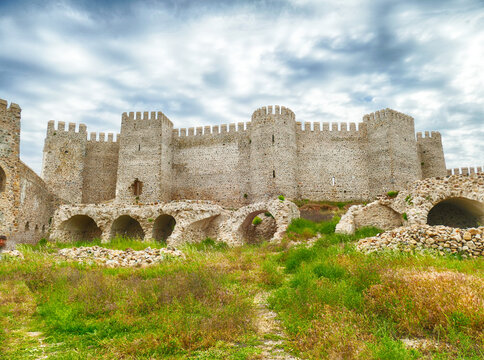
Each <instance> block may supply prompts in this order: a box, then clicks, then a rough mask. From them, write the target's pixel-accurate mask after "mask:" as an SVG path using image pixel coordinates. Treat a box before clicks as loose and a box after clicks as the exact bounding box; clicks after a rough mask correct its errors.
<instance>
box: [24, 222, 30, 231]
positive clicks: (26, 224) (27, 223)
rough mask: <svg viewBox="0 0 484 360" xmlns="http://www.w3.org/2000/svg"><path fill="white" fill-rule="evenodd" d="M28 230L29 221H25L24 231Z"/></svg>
mask: <svg viewBox="0 0 484 360" xmlns="http://www.w3.org/2000/svg"><path fill="white" fill-rule="evenodd" d="M29 230H30V224H29V222H28V221H27V222H26V223H25V231H29Z"/></svg>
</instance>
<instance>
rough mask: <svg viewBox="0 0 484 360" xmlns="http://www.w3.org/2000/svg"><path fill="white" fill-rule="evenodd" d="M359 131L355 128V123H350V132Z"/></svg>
mask: <svg viewBox="0 0 484 360" xmlns="http://www.w3.org/2000/svg"><path fill="white" fill-rule="evenodd" d="M358 130H359V129H357V128H356V123H354V122H351V123H350V130H349V131H351V132H357V131H358Z"/></svg>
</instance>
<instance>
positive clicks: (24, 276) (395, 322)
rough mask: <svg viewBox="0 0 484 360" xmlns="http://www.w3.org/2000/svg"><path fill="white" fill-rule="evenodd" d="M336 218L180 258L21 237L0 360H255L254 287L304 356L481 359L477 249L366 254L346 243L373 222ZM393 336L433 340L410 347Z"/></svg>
mask: <svg viewBox="0 0 484 360" xmlns="http://www.w3.org/2000/svg"><path fill="white" fill-rule="evenodd" d="M338 220H339V219H338V218H334V219H333V220H331V221H329V222H324V223H313V222H310V221H308V220H302V219H298V220H295V221H293V222H292V223H291V225H290V227H289V229H288V233H287V236H286V239H285V240H284V241H282V242H281V243H280V244H269V243H262V244H258V245H245V246H242V247H238V248H229V247H228V246H227V245H226V244H224V243H220V242H216V241H215V240H214V239H210V238H207V239H205V240H204V241H202V242H201V243H197V244H187V245H185V246H183V247H182V248H181V250H182V251H184V252H185V254H186V259H185V260H183V259H172V260H167V261H166V262H164V263H161V264H157V265H154V266H152V267H148V268H118V269H111V268H109V269H108V268H104V267H101V266H99V265H80V264H76V263H67V262H59V261H58V260H56V259H55V258H54V257H53V256H52V253H53V252H55V251H56V250H57V249H59V248H60V247H66V246H84V245H93V244H96V245H99V244H100V242H99V241H98V240H95V241H93V242H89V243H76V244H62V243H53V244H52V243H48V242H43V243H42V244H39V245H37V246H24V247H23V248H22V249H21V250H22V252H23V253H24V256H25V260H16V259H11V258H6V259H4V260H2V261H0V359H4V358H5V359H37V358H41V357H45V358H48V359H85V358H88V359H89V358H96V359H115V358H116V359H117V358H120V359H152V358H167V359H247V360H248V359H254V360H255V359H260V358H261V349H260V347H259V344H260V336H259V335H258V333H257V328H256V327H255V325H254V324H255V322H254V320H255V316H256V314H257V311H256V309H255V306H254V305H253V299H254V296H255V295H256V294H257V293H259V292H261V291H263V292H266V291H269V292H270V293H271V296H270V297H269V303H270V307H271V309H273V310H274V311H275V312H276V313H277V316H278V318H279V319H280V320H281V324H282V326H283V328H284V330H285V331H286V333H287V339H286V343H285V345H284V346H285V348H286V349H288V351H290V352H293V353H295V355H297V356H299V357H300V358H303V359H353V358H359V359H420V358H428V359H481V358H482V357H483V356H484V335H483V334H484V309H483V306H482V304H483V303H484V259H482V258H480V259H466V260H462V259H460V258H458V257H455V256H447V257H435V256H433V255H430V254H429V255H425V254H416V255H412V254H406V253H394V252H382V253H372V254H368V255H366V254H363V253H359V252H357V251H356V250H355V242H356V241H357V240H358V239H360V238H363V237H367V236H373V235H375V234H376V233H378V232H380V231H381V230H379V229H376V228H363V229H359V230H358V231H357V232H356V234H355V235H352V236H349V235H340V234H335V233H334V227H335V225H336V223H337V221H338ZM316 234H320V235H319V238H318V240H317V241H316V242H315V244H314V245H313V246H311V247H306V246H305V243H304V240H305V239H307V238H308V237H313V236H315V235H316ZM291 240H293V241H294V240H295V241H300V245H297V246H292V247H289V246H288V244H289V242H290V241H291ZM103 245H105V246H108V247H110V248H118V249H126V248H128V247H129V248H133V249H141V248H145V247H146V246H151V247H160V246H164V245H163V244H161V243H154V244H151V243H145V242H139V241H136V240H132V239H125V238H118V239H116V240H115V241H114V242H112V243H110V244H103ZM38 333H40V334H41V335H40V336H39V335H36V334H38ZM269 335H270V334H269ZM269 335H266V337H267V336H269ZM402 339H411V340H415V341H417V340H419V341H420V340H422V339H424V340H427V341H429V342H430V343H431V344H434V345H432V346H430V347H427V348H425V347H422V348H419V349H412V348H409V347H407V346H405V345H404V343H403V342H402ZM41 345H42V346H41Z"/></svg>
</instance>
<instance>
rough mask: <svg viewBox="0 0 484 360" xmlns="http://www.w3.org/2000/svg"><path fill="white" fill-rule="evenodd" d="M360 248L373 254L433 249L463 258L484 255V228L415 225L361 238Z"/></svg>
mask: <svg viewBox="0 0 484 360" xmlns="http://www.w3.org/2000/svg"><path fill="white" fill-rule="evenodd" d="M357 249H358V250H360V251H363V252H373V251H378V250H384V249H391V250H401V251H406V252H410V251H412V250H417V251H421V250H426V249H432V250H435V251H437V252H438V253H440V254H442V255H443V254H445V253H452V254H462V256H463V257H477V256H484V227H478V228H469V229H458V228H452V227H447V226H441V225H439V226H430V225H412V226H408V227H399V228H397V229H394V230H391V231H387V232H384V233H381V234H378V235H377V236H374V237H370V238H366V239H361V240H360V241H358V245H357Z"/></svg>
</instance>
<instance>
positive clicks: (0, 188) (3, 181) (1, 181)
mask: <svg viewBox="0 0 484 360" xmlns="http://www.w3.org/2000/svg"><path fill="white" fill-rule="evenodd" d="M6 185H7V174H5V171H4V170H3V169H2V167H1V166H0V192H4V191H5V186H6Z"/></svg>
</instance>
